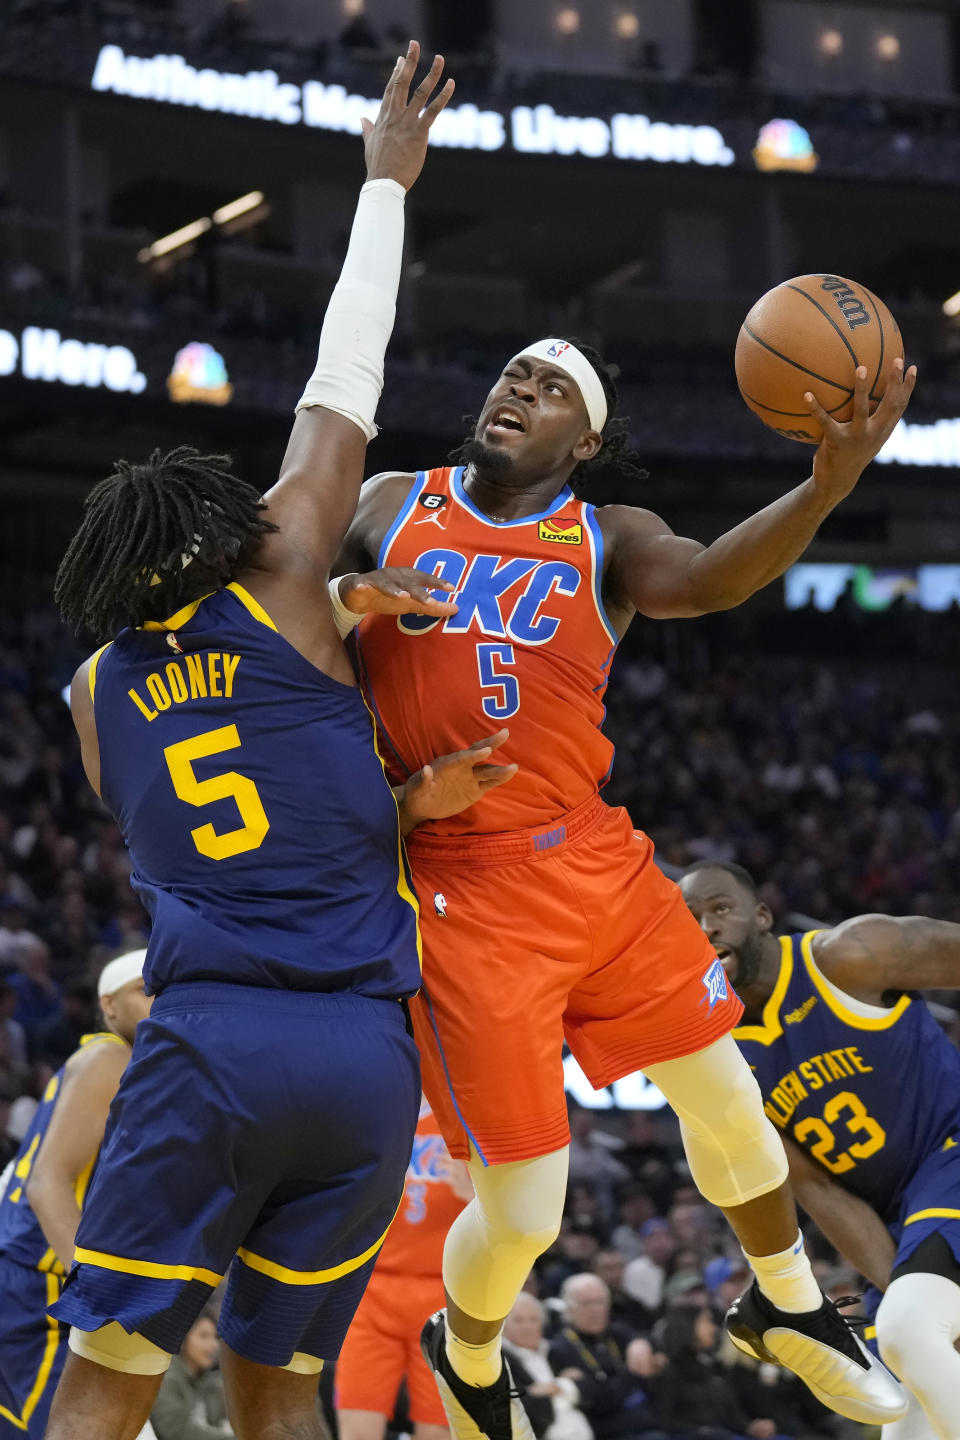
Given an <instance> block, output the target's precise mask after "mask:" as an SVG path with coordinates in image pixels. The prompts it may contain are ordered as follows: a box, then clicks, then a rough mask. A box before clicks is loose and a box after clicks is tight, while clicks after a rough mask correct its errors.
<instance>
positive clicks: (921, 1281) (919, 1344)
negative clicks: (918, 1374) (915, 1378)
mask: <svg viewBox="0 0 960 1440" xmlns="http://www.w3.org/2000/svg"><path fill="white" fill-rule="evenodd" d="M876 1323H877V1348H878V1349H879V1351H880V1358H881V1359H882V1360H883V1363H884V1364H885V1365H888V1366H889V1367H890V1369H891V1370H893V1371H894V1372H895V1373H896V1374H897V1375H899V1376H900V1378H901V1379H903V1380H905V1381H907V1383H909V1381H910V1377H911V1374H912V1373H913V1371H914V1370H915V1369H916V1368H917V1366H918V1365H919V1366H920V1367H921V1369H922V1370H923V1369H925V1368H926V1366H927V1365H929V1363H930V1360H931V1357H932V1356H934V1355H935V1354H936V1353H937V1352H938V1351H939V1350H940V1347H943V1351H945V1352H946V1353H947V1354H948V1355H950V1356H952V1355H953V1345H954V1342H955V1340H956V1339H957V1337H958V1336H960V1287H958V1286H956V1285H954V1284H953V1282H952V1281H950V1280H947V1279H946V1278H945V1277H944V1276H942V1275H927V1274H925V1273H923V1272H920V1273H917V1274H910V1275H901V1276H900V1277H899V1279H897V1280H893V1281H892V1282H891V1284H890V1286H889V1288H888V1289H887V1291H886V1294H885V1295H884V1297H883V1299H882V1301H881V1302H880V1308H879V1310H878V1311H877V1322H876Z"/></svg>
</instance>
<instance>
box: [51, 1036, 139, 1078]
mask: <svg viewBox="0 0 960 1440" xmlns="http://www.w3.org/2000/svg"><path fill="white" fill-rule="evenodd" d="M130 1055H131V1050H130V1046H129V1045H128V1044H127V1042H126V1041H125V1040H121V1038H120V1036H119V1035H112V1034H110V1033H109V1032H107V1031H104V1033H103V1034H102V1035H99V1034H98V1035H91V1036H89V1037H88V1038H87V1039H86V1043H85V1044H82V1045H81V1046H80V1048H79V1050H74V1052H73V1054H72V1055H71V1056H70V1058H69V1060H68V1061H67V1063H66V1065H65V1066H64V1078H65V1079H67V1080H69V1081H70V1082H71V1083H72V1084H74V1085H76V1084H81V1085H84V1086H87V1085H90V1086H98V1085H104V1084H106V1085H109V1084H110V1082H111V1081H112V1080H113V1079H114V1078H115V1079H116V1081H117V1082H119V1079H120V1076H121V1075H122V1074H123V1072H124V1070H125V1069H126V1067H127V1061H128V1060H129V1059H130Z"/></svg>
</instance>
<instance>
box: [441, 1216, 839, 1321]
mask: <svg viewBox="0 0 960 1440" xmlns="http://www.w3.org/2000/svg"><path fill="white" fill-rule="evenodd" d="M743 1253H744V1255H746V1258H747V1262H748V1264H749V1266H750V1269H751V1270H752V1271H753V1273H754V1275H756V1277H757V1283H758V1285H759V1286H760V1289H761V1290H762V1291H763V1293H764V1295H766V1297H767V1299H768V1300H769V1301H770V1303H771V1304H772V1305H776V1307H777V1309H778V1310H788V1311H790V1312H791V1313H792V1314H794V1315H799V1314H802V1313H803V1312H804V1311H810V1310H819V1309H820V1306H821V1305H822V1303H823V1296H822V1294H821V1293H820V1286H819V1285H818V1284H817V1282H816V1280H814V1278H813V1271H812V1270H811V1269H810V1261H809V1260H808V1259H807V1253H806V1251H805V1250H804V1248H803V1236H802V1235H801V1234H800V1231H799V1230H798V1231H797V1238H796V1240H795V1241H794V1243H793V1244H792V1245H791V1246H789V1248H788V1249H786V1250H781V1251H779V1252H778V1253H777V1254H776V1255H747V1252H746V1250H744V1252H743ZM448 1333H449V1332H448Z"/></svg>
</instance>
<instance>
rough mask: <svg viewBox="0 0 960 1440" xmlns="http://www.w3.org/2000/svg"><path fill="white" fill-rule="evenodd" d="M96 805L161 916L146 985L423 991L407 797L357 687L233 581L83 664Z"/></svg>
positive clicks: (153, 911) (154, 988) (128, 633)
mask: <svg viewBox="0 0 960 1440" xmlns="http://www.w3.org/2000/svg"><path fill="white" fill-rule="evenodd" d="M90 670H91V692H92V694H93V702H94V714H95V718H96V727H97V737H98V740H99V745H100V778H101V791H102V794H103V799H104V801H105V803H106V804H107V806H108V807H109V809H110V810H111V811H112V813H113V815H114V816H115V818H116V820H117V823H118V825H119V826H120V829H121V830H122V832H123V836H124V839H125V840H126V843H127V846H128V848H129V850H130V855H131V858H132V860H133V872H132V875H131V881H132V884H133V887H134V889H135V890H136V891H137V893H138V895H139V896H140V898H141V899H142V901H143V903H144V905H145V907H146V909H147V911H148V912H149V914H150V916H151V918H152V920H153V929H152V933H151V936H150V945H149V947H148V952H147V962H146V965H145V967H144V982H145V984H146V987H147V990H148V992H151V993H153V994H158V993H159V992H160V991H162V990H163V988H164V986H166V985H170V984H172V983H176V982H180V981H184V980H207V981H211V980H212V981H228V982H233V983H235V984H241V985H259V986H275V987H280V988H289V989H297V990H312V991H320V992H331V991H337V992H353V993H357V994H362V995H369V996H373V997H377V998H392V997H397V996H407V995H411V994H413V993H414V992H415V991H416V990H417V989H418V987H419V984H420V955H419V948H420V947H419V934H418V930H417V904H416V900H415V898H414V895H413V892H412V889H411V887H410V883H409V878H408V875H407V871H406V862H405V856H404V852H403V846H402V842H401V840H400V831H399V820H398V814H397V805H396V801H395V800H394V797H393V794H392V793H391V790H390V786H389V785H388V783H387V780H386V778H385V776H384V772H383V766H382V764H381V762H380V759H379V756H378V755H377V752H376V749H375V745H374V738H373V724H372V721H371V718H370V714H369V711H368V710H367V708H366V705H365V703H364V700H363V697H362V695H361V693H360V691H359V690H358V689H357V688H355V687H353V686H350V685H344V684H342V683H341V682H340V681H338V680H334V679H332V678H331V677H330V676H328V675H325V674H323V672H322V671H320V670H318V669H317V668H316V666H315V665H312V664H311V663H310V662H309V661H308V660H307V659H305V658H304V656H303V655H301V654H300V653H299V651H297V650H295V649H294V648H293V646H292V645H291V644H289V642H288V641H287V640H285V639H284V638H283V636H282V635H280V634H279V632H278V631H277V628H276V626H275V625H274V624H273V622H272V621H271V619H270V617H269V616H268V615H267V614H266V612H265V611H264V610H263V609H262V607H261V606H260V605H259V604H258V603H257V601H256V600H255V599H254V598H253V596H252V595H250V594H248V593H247V591H246V590H244V589H243V587H242V586H240V585H238V584H236V583H234V584H232V585H230V586H228V587H227V589H226V590H219V591H215V592H214V593H213V594H210V595H207V596H204V597H203V599H201V600H197V601H194V602H193V603H192V604H190V605H187V606H185V607H184V608H183V609H182V610H180V611H178V612H177V614H176V615H173V616H171V617H170V619H169V620H166V621H163V622H162V623H160V622H150V623H148V624H147V625H146V626H145V627H144V628H143V629H142V630H124V631H122V633H121V634H120V635H119V636H118V637H117V639H116V640H115V641H114V642H113V643H112V644H111V645H108V646H106V647H105V648H104V649H103V650H102V651H100V652H99V653H98V656H97V658H96V661H95V663H94V664H93V665H91V667H90Z"/></svg>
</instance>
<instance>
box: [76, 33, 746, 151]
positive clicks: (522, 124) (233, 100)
mask: <svg viewBox="0 0 960 1440" xmlns="http://www.w3.org/2000/svg"><path fill="white" fill-rule="evenodd" d="M90 84H91V88H92V89H94V90H98V91H101V92H103V93H110V94H113V95H126V96H129V97H131V98H133V99H139V100H154V101H160V102H162V103H164V104H167V105H185V106H189V107H191V108H194V109H200V110H207V111H210V112H212V113H216V114H220V115H243V116H246V117H247V118H248V119H253V120H268V121H272V122H273V123H275V124H279V125H307V126H310V127H312V128H314V129H320V130H339V131H344V132H346V133H348V134H351V135H359V134H360V133H361V129H360V120H361V118H362V117H363V116H365V115H367V116H371V115H375V114H376V112H377V110H378V109H379V107H380V101H379V99H377V98H371V97H369V96H364V95H354V94H351V93H349V92H348V91H347V90H346V88H345V87H344V86H343V85H324V84H322V83H321V82H320V81H319V80H307V81H306V82H305V83H304V84H303V85H295V84H293V83H292V82H289V81H282V80H280V79H279V77H278V75H277V73H276V71H275V70H250V71H248V72H247V73H246V74H245V75H234V74H229V73H226V72H224V71H222V70H213V69H209V68H207V69H203V70H197V69H196V68H195V67H194V66H192V65H188V64H187V62H186V60H185V59H184V58H183V56H182V55H153V56H147V57H144V56H140V55H127V54H126V53H125V52H124V51H123V50H122V49H121V47H120V46H119V45H104V46H103V47H102V48H101V50H100V53H99V55H98V56H97V63H96V65H95V67H94V71H93V77H92V79H91V82H90ZM430 142H431V144H433V145H437V146H440V147H447V148H450V149H458V150H486V151H494V150H503V149H505V148H506V147H507V146H508V144H509V147H510V148H511V149H513V150H514V151H517V152H519V153H521V154H535V155H583V156H586V157H588V158H591V159H596V158H600V157H603V156H612V157H613V158H614V159H617V160H652V161H656V162H659V163H662V164H676V165H687V164H690V165H704V166H716V165H719V166H725V165H732V164H733V162H734V159H735V158H736V157H735V155H734V152H733V150H732V149H731V148H730V146H729V145H728V144H727V143H726V141H725V140H724V138H723V135H722V134H721V133H720V131H719V130H717V129H716V127H715V126H713V125H674V124H668V123H667V122H666V121H663V120H650V118H649V117H648V116H646V115H628V114H623V113H620V114H616V115H614V116H612V117H611V118H610V119H609V120H607V119H603V118H601V117H600V116H598V115H558V114H557V112H556V111H555V110H554V108H553V106H552V105H536V106H529V105H518V106H515V107H514V108H513V109H512V110H510V111H509V112H507V113H504V112H502V111H500V110H486V109H481V108H480V107H479V106H477V105H473V104H470V103H467V104H464V105H448V106H447V108H446V109H445V110H444V111H443V112H442V113H441V114H440V115H439V116H438V117H437V119H436V121H435V123H434V125H433V129H432V130H431V132H430Z"/></svg>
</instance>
